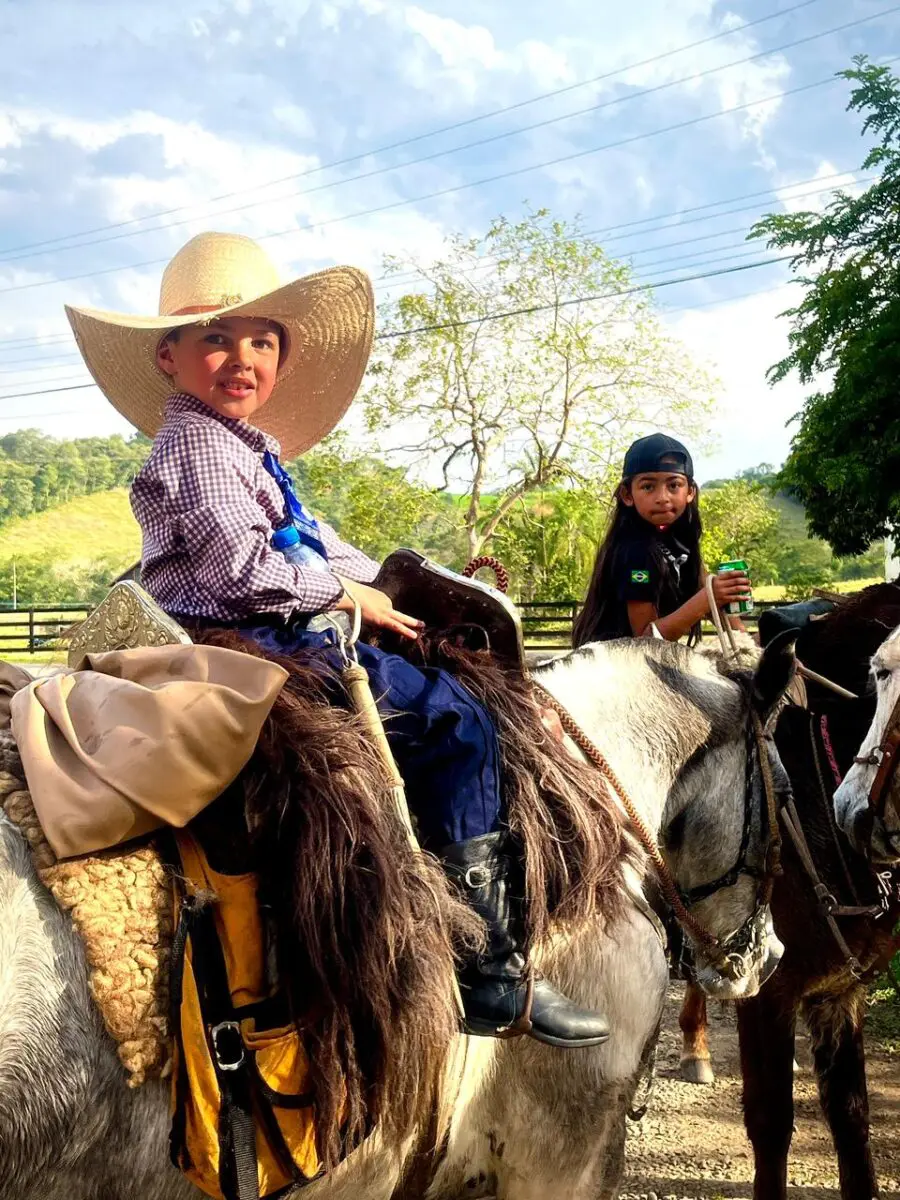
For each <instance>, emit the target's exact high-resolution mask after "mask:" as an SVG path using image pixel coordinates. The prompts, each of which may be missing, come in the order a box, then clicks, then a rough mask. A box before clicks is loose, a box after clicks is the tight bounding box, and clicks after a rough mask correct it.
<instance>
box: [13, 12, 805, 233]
mask: <svg viewBox="0 0 900 1200" xmlns="http://www.w3.org/2000/svg"><path fill="white" fill-rule="evenodd" d="M819 2H820V0H801V3H798V4H793V5H791V7H789V8H783V9H781V10H780V11H778V12H772V13H768V14H767V15H766V16H764V17H758V18H757V19H756V20H754V21H747V22H745V23H744V24H742V25H738V26H735V27H734V28H731V29H725V30H721V31H720V32H719V33H716V34H711V35H710V36H708V37H705V38H700V39H699V40H698V41H694V42H689V43H688V44H686V45H684V46H678V47H676V48H675V49H674V50H667V51H664V52H663V53H662V54H656V55H653V56H652V57H651V58H645V59H642V60H641V61H639V62H634V63H630V64H628V65H627V66H624V67H617V68H616V69H615V70H613V71H607V72H605V73H604V74H602V75H595V76H594V77H593V78H591V79H585V80H581V81H580V82H578V83H573V84H568V85H567V86H566V87H561V88H556V89H554V90H553V91H550V92H542V93H541V94H539V95H537V96H532V97H530V98H529V99H527V100H520V101H518V102H517V103H515V104H509V105H506V106H504V107H503V108H496V109H493V110H492V111H491V112H487V113H482V114H480V115H479V116H475V117H469V118H468V119H466V120H463V121H455V122H454V123H453V124H451V125H444V126H442V127H441V128H439V129H433V130H430V131H427V132H425V133H419V134H416V135H414V136H412V137H408V138H403V139H401V140H399V141H396V142H391V143H389V144H388V145H385V146H379V147H375V148H371V149H369V150H365V151H362V152H360V153H358V154H354V155H351V156H350V157H346V158H341V159H336V160H334V161H332V162H328V163H322V164H320V165H319V166H316V167H311V168H309V169H308V170H306V171H300V172H298V173H295V174H292V175H285V176H282V177H281V178H280V179H272V180H269V181H268V182H266V183H261V184H256V185H254V186H253V187H250V188H242V189H239V190H237V191H233V192H225V193H223V194H222V195H220V196H213V197H211V198H210V199H209V200H207V201H204V202H203V203H204V204H216V203H219V202H221V201H223V200H230V199H233V198H235V197H237V196H245V195H250V194H252V193H254V192H258V191H262V190H265V189H267V188H270V187H277V186H279V185H280V184H283V183H290V182H293V181H294V180H297V179H303V178H306V177H308V176H310V175H316V174H318V173H320V172H322V171H326V170H331V169H333V168H335V167H344V166H349V165H350V164H351V163H356V162H362V161H364V160H365V159H367V158H371V157H373V156H375V155H378V154H386V153H388V152H389V151H391V150H399V149H402V148H403V147H405V146H411V145H414V144H415V143H417V142H421V141H424V140H427V139H428V138H432V137H438V136H440V135H442V134H445V133H452V132H453V131H455V130H457V129H464V128H467V127H469V126H472V125H475V124H478V123H480V122H481V121H486V120H489V119H491V118H492V117H497V116H502V115H503V114H505V113H509V112H514V111H516V110H518V109H521V108H525V107H527V106H529V105H531V104H536V103H538V102H539V101H542V100H549V99H553V98H554V97H556V96H562V95H565V94H567V93H569V92H573V91H577V90H578V89H579V88H583V87H590V86H591V85H593V84H597V83H602V82H605V81H606V80H609V79H613V78H615V77H616V76H618V75H623V74H626V73H627V72H628V71H633V70H637V69H639V68H641V67H647V66H651V65H652V64H654V63H658V62H662V61H664V60H665V59H668V58H672V57H674V56H676V55H678V54H682V53H685V52H686V51H688V50H694V49H697V48H698V47H699V46H705V45H709V44H710V43H712V42H716V41H719V40H721V39H722V38H725V37H730V36H731V35H732V34H735V33H743V32H745V31H746V30H748V29H753V28H755V27H758V26H760V25H763V24H765V23H766V22H768V21H773V20H776V19H778V18H780V17H786V16H788V15H789V14H790V13H793V12H797V11H799V10H800V9H803V8H809V7H811V6H812V5H813V4H817V3H819ZM774 52H775V51H771V52H770V53H774ZM401 165H403V164H401ZM197 207H200V205H199V204H191V205H181V206H179V207H176V208H169V209H164V210H160V211H157V212H155V213H148V214H146V215H145V216H143V217H132V218H131V219H129V220H127V221H117V222H114V223H110V224H106V225H99V226H96V227H95V228H93V229H88V230H82V231H81V232H78V233H69V234H62V235H60V236H59V237H56V238H50V239H44V240H42V241H37V242H29V243H25V244H24V245H19V246H13V247H9V248H8V249H7V250H5V251H2V252H0V254H2V255H4V256H5V255H8V254H14V253H17V252H18V251H23V250H35V249H37V248H40V247H49V246H54V245H58V244H59V243H60V242H65V241H70V240H71V239H73V238H80V237H90V236H92V235H93V234H96V233H104V232H107V231H108V230H112V229H123V228H125V227H128V226H131V225H136V224H139V223H141V222H142V221H149V220H154V219H156V218H159V217H168V216H174V215H175V214H177V213H181V212H185V211H187V210H188V209H193V208H197Z"/></svg>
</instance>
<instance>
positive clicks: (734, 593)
mask: <svg viewBox="0 0 900 1200" xmlns="http://www.w3.org/2000/svg"><path fill="white" fill-rule="evenodd" d="M713 595H714V596H715V598H716V604H718V606H719V608H724V607H725V605H726V604H736V603H737V602H738V601H739V600H749V599H750V579H749V577H748V576H747V573H746V572H745V571H723V572H722V573H721V574H720V575H714V576H713Z"/></svg>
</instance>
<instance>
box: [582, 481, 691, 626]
mask: <svg viewBox="0 0 900 1200" xmlns="http://www.w3.org/2000/svg"><path fill="white" fill-rule="evenodd" d="M631 482H632V480H631V477H629V478H626V479H623V480H622V482H621V483H620V484H619V486H618V487H617V488H616V492H615V496H614V498H613V499H614V506H615V507H614V509H613V514H612V518H611V519H610V522H609V528H608V529H607V531H606V536H605V537H604V538H603V541H602V542H601V543H600V548H599V549H598V551H597V558H596V560H595V562H594V570H593V573H592V574H591V582H590V584H589V585H588V590H587V595H586V596H585V598H584V605H583V607H582V609H581V612H580V613H579V614H578V616H577V618H576V619H575V625H574V627H573V629H572V645H573V646H575V647H576V648H577V647H578V646H583V645H584V644H585V642H596V641H602V640H603V638H604V637H607V638H608V637H610V636H613V637H618V636H624V634H623V633H622V632H621V631H619V630H618V628H617V627H618V616H619V599H618V576H619V569H618V568H619V567H620V562H619V560H620V558H621V554H622V549H623V545H624V543H625V542H627V541H631V540H633V538H634V536H635V535H637V536H641V535H646V534H647V533H648V532H649V531H648V524H647V522H646V521H645V520H644V518H643V517H642V516H640V514H639V513H638V511H637V509H636V508H635V507H634V505H633V504H626V503H625V501H624V500H623V498H622V495H623V492H628V491H630V490H631ZM688 483H689V485H690V486H691V487H692V488H693V490H694V498H693V500H692V501H691V502H690V504H689V505H688V506H687V508H686V509H685V510H684V512H683V513H682V514H681V516H680V517H679V518H678V520H677V521H675V522H674V524H673V525H671V526H670V528H671V532H672V534H673V536H674V537H675V538H677V540H678V541H679V542H680V543H681V544H682V545H683V546H684V548H685V549H686V550H687V552H688V560H687V562H686V563H685V564H684V565H683V566H682V568H681V580H682V584H683V588H684V590H685V591H687V590H688V588H690V589H691V591H692V592H699V590H700V581H701V578H702V576H703V561H702V559H701V558H700V535H701V534H702V533H703V523H702V521H701V520H700V503H699V496H700V489H699V488H698V487H697V484H696V483H695V481H694V480H693V479H689V480H688ZM651 554H652V555H653V560H654V563H655V565H656V567H657V570H656V571H655V573H654V574H655V577H656V580H657V586H656V592H655V595H654V597H653V602H654V604H655V605H656V611H657V612H658V613H659V614H660V616H664V615H665V614H664V613H662V612H661V611H660V610H661V605H662V603H663V601H664V600H665V599H666V596H667V595H673V594H674V593H675V579H674V578H673V575H674V571H673V568H672V564H671V563H670V562H669V560H668V558H666V556H665V555H664V554H663V553H662V550H661V548H660V546H659V545H658V543H657V542H655V541H654V542H652V543H651ZM613 631H616V632H613ZM699 636H700V625H699V622H698V624H696V625H695V626H694V627H693V628H692V629H691V632H690V635H689V637H688V642H689V644H690V645H693V644H694V642H696V641H697V640H698V638H699Z"/></svg>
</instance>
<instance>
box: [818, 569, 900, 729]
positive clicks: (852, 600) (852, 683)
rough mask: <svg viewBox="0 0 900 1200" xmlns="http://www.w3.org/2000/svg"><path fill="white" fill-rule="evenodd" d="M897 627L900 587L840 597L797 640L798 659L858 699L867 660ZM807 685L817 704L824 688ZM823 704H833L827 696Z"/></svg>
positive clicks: (878, 586)
mask: <svg viewBox="0 0 900 1200" xmlns="http://www.w3.org/2000/svg"><path fill="white" fill-rule="evenodd" d="M898 625H900V587H898V586H897V584H895V583H876V584H872V586H871V587H867V588H863V589H862V591H860V592H856V593H853V594H852V595H849V596H847V597H846V598H844V597H842V598H841V599H840V600H839V601H837V603H836V604H835V607H834V609H833V610H832V611H831V612H830V613H827V614H826V615H825V616H824V617H822V618H820V619H819V620H815V621H811V622H810V623H809V625H807V626H806V627H805V628H804V629H803V631H802V632H801V634H800V637H799V638H798V640H797V655H798V657H799V658H800V660H801V662H804V663H805V664H806V665H807V666H808V667H811V668H812V669H813V670H815V671H818V672H819V673H820V674H822V675H826V676H827V677H828V678H829V679H833V680H834V682H835V683H840V684H842V685H843V686H844V687H847V688H849V689H850V690H851V691H853V692H856V693H857V694H858V695H862V694H863V693H864V692H865V691H866V688H867V687H868V684H869V660H870V659H871V657H872V655H873V654H874V653H875V651H876V650H877V649H878V647H879V646H880V645H881V643H882V642H883V641H884V639H885V638H886V637H887V635H888V634H889V633H890V632H891V631H892V630H893V629H895V628H896V627H897V626H898ZM809 686H810V687H811V688H812V689H814V691H815V696H816V699H817V700H818V699H819V698H820V694H821V692H822V689H821V688H819V687H818V686H817V685H815V684H811V685H809ZM821 699H822V701H823V703H829V704H832V703H834V697H830V696H828V695H825V696H821ZM817 706H820V705H817Z"/></svg>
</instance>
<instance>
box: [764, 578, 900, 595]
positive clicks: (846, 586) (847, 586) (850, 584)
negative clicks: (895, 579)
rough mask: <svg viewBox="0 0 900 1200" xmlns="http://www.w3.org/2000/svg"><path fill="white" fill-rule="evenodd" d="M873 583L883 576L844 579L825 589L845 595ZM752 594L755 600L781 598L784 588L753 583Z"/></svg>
mask: <svg viewBox="0 0 900 1200" xmlns="http://www.w3.org/2000/svg"><path fill="white" fill-rule="evenodd" d="M873 583H884V576H883V575H882V576H880V577H878V578H873V579H844V580H842V581H841V582H840V583H829V584H826V585H825V590H826V591H828V592H838V593H839V594H840V595H847V593H849V592H861V591H862V589H863V588H867V587H871V586H872V584H873ZM753 595H754V598H755V599H757V600H767V601H771V600H783V599H784V588H783V587H781V586H780V585H779V584H777V583H767V584H760V585H759V586H756V585H754V588H753Z"/></svg>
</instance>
